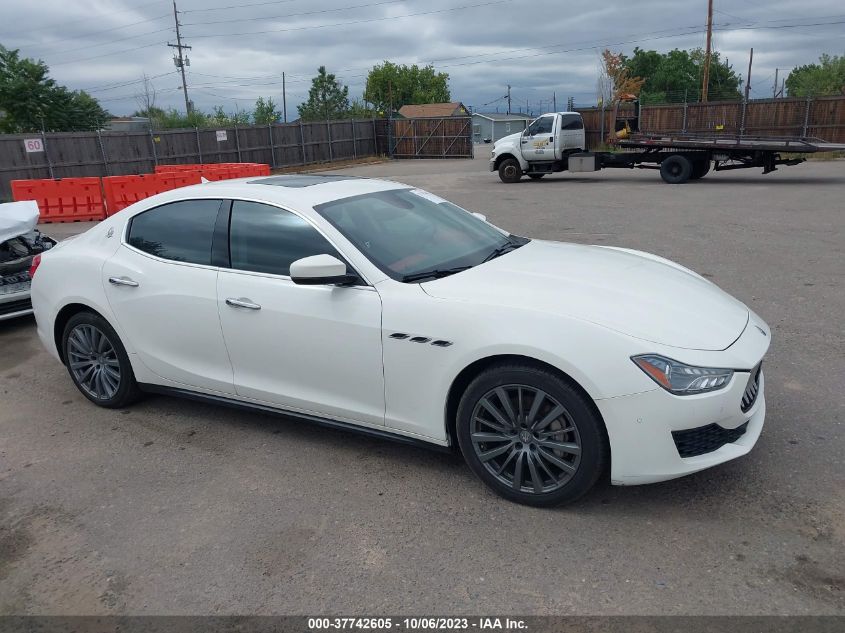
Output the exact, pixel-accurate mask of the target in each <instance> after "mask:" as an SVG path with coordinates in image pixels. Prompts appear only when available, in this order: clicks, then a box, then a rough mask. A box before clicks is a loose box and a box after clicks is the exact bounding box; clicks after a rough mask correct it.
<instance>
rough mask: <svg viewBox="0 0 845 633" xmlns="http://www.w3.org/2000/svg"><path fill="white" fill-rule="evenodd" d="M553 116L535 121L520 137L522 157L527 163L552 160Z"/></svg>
mask: <svg viewBox="0 0 845 633" xmlns="http://www.w3.org/2000/svg"><path fill="white" fill-rule="evenodd" d="M554 127H555V115H553V114H548V115H545V116H541V117H540V118H539V119H536V120H535V121H534V122H533V123H532V124H531V125H529V126H528V130H527V131H526V132H525V134H523V135H522V145H521V147H522V156H523V157H524V158H525V160H527V161H543V160H554V158H555V150H554V142H555V136H554Z"/></svg>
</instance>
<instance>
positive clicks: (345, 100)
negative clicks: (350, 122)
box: [297, 66, 349, 121]
mask: <svg viewBox="0 0 845 633" xmlns="http://www.w3.org/2000/svg"><path fill="white" fill-rule="evenodd" d="M297 110H298V111H299V117H300V118H301V119H302V120H303V121H329V120H332V119H345V118H347V117H348V116H349V88H348V87H347V86H344V85H342V84H341V83H340V82H339V81H338V80H337V78H336V77H335V76H334V75H333V74H331V73H327V72H326V67H325V66H320V67H319V68H318V69H317V76H316V77H314V79H312V80H311V88H310V89H309V90H308V101H306V102H305V103H302V104H300V105H298V106H297Z"/></svg>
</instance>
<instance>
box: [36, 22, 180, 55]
mask: <svg viewBox="0 0 845 633" xmlns="http://www.w3.org/2000/svg"><path fill="white" fill-rule="evenodd" d="M165 17H169V16H165ZM171 30H173V27H170V26H168V27H167V28H164V29H157V30H155V31H145V32H143V33H138V34H137V35H129V36H125V37H121V38H119V39H116V40H109V41H107V42H100V43H99V44H86V45H84V46H77V47H76V48H67V49H65V50H62V51H51V52H48V53H47V54H48V55H64V54H65V53H74V52H76V51H82V50H88V49H89V48H96V47H98V46H108V45H110V44H117V43H118V42H126V41H128V40H137V39H138V38H139V37H146V36H147V35H154V34H156V33H164V32H166V31H171Z"/></svg>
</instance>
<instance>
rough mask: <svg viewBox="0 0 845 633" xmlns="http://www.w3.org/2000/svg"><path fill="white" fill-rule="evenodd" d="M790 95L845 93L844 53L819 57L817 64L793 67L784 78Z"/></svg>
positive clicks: (809, 95)
mask: <svg viewBox="0 0 845 633" xmlns="http://www.w3.org/2000/svg"><path fill="white" fill-rule="evenodd" d="M786 90H787V92H788V93H789V96H790V97H816V96H818V97H821V96H825V95H841V94H845V55H842V56H841V57H840V56H839V55H834V56H832V57H831V56H830V55H828V54H827V53H825V54H824V55H822V56H821V57H819V63H818V64H807V65H806V66H799V67H798V68H795V69H794V70H793V71H792V72H791V73H789V76H788V77H787V78H786Z"/></svg>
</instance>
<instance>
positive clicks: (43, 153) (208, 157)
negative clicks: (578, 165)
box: [0, 117, 472, 199]
mask: <svg viewBox="0 0 845 633" xmlns="http://www.w3.org/2000/svg"><path fill="white" fill-rule="evenodd" d="M410 130H413V134H409V131H410ZM471 135H472V125H471V124H470V119H469V118H468V117H447V118H443V119H395V120H393V121H392V124H391V122H389V121H387V120H385V119H361V120H357V119H356V120H350V121H326V122H319V123H317V122H312V123H277V124H272V125H253V126H246V127H228V128H209V129H195V128H191V129H180V130H159V131H155V130H148V131H144V132H59V133H50V134H38V133H35V134H8V135H2V136H0V199H9V198H10V197H11V190H10V187H9V182H10V181H12V180H18V179H29V178H70V177H77V176H122V175H127V174H144V173H150V172H152V171H153V170H154V169H155V166H156V165H158V164H161V163H176V164H180V163H233V162H246V163H267V164H268V165H270V166H271V167H273V168H276V167H295V166H305V165H312V164H316V163H330V162H332V161H338V160H349V159H356V158H362V157H367V156H382V155H389V156H393V157H395V158H432V157H447V156H455V157H471V156H472V136H471Z"/></svg>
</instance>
